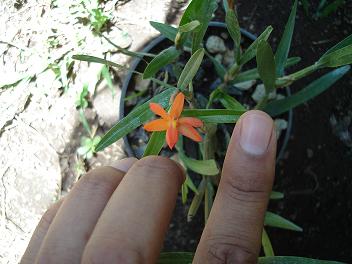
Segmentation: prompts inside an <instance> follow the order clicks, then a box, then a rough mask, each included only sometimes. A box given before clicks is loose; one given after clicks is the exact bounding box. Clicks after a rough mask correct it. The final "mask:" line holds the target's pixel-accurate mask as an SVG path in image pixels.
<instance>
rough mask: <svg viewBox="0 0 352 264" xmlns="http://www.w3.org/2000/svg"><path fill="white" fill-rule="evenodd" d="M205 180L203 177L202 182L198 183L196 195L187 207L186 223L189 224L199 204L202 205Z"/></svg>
mask: <svg viewBox="0 0 352 264" xmlns="http://www.w3.org/2000/svg"><path fill="white" fill-rule="evenodd" d="M206 183H207V182H206V180H205V177H203V179H202V181H201V182H200V184H199V186H198V189H197V190H198V194H195V195H194V197H193V199H192V202H191V205H190V206H189V209H188V213H187V221H188V222H190V221H192V218H193V217H194V216H195V215H196V213H197V211H198V209H199V206H200V204H201V203H202V200H203V197H204V192H205V188H206V186H207V184H206Z"/></svg>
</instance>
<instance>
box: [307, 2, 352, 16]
mask: <svg viewBox="0 0 352 264" xmlns="http://www.w3.org/2000/svg"><path fill="white" fill-rule="evenodd" d="M301 2H302V6H303V9H304V12H305V13H306V15H307V16H310V9H311V3H310V1H309V0H301ZM345 4H346V1H345V0H333V1H327V0H320V1H319V4H318V6H317V7H316V9H315V11H314V12H313V15H312V17H313V19H319V18H324V17H328V16H330V15H331V14H332V13H334V12H335V11H336V10H337V9H339V8H341V7H342V6H343V5H345Z"/></svg>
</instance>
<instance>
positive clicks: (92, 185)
mask: <svg viewBox="0 0 352 264" xmlns="http://www.w3.org/2000/svg"><path fill="white" fill-rule="evenodd" d="M106 170H109V168H104V169H103V168H100V169H96V170H95V171H92V172H89V173H87V174H86V175H84V176H83V177H82V179H81V180H80V181H79V182H78V183H77V185H76V189H78V191H77V193H79V194H80V195H83V196H84V195H87V194H88V195H89V196H92V195H94V194H97V195H100V194H106V193H110V192H112V191H113V190H114V189H115V187H116V186H115V182H116V177H117V176H115V175H111V173H107V172H106ZM111 170H113V169H111ZM114 172H115V173H117V171H114Z"/></svg>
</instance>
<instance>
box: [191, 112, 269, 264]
mask: <svg viewBox="0 0 352 264" xmlns="http://www.w3.org/2000/svg"><path fill="white" fill-rule="evenodd" d="M275 155H276V136H275V132H274V124H273V121H272V119H271V118H270V116H268V115H267V114H265V113H264V112H261V111H249V112H247V113H246V114H244V115H243V116H242V117H241V118H240V120H239V121H238V122H237V124H236V127H235V129H234V132H233V134H232V138H231V142H230V144H229V147H228V150H227V154H226V158H225V162H224V166H223V171H222V176H221V181H220V184H219V189H218V192H217V195H216V198H215V201H214V205H213V208H212V210H211V213H210V216H209V219H208V222H207V224H206V226H205V229H204V232H203V234H202V237H201V240H200V243H199V245H198V248H197V252H196V255H195V258H194V262H193V263H212V264H213V263H257V258H258V255H259V251H260V243H261V232H262V228H263V222H264V215H265V211H266V207H267V204H268V199H269V195H270V192H271V188H272V184H273V179H274V174H275Z"/></svg>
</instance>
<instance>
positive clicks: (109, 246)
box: [82, 240, 144, 264]
mask: <svg viewBox="0 0 352 264" xmlns="http://www.w3.org/2000/svg"><path fill="white" fill-rule="evenodd" d="M122 245H123V243H118V242H116V241H110V240H104V241H101V242H100V243H99V244H96V243H94V245H93V244H90V245H88V246H87V247H86V249H85V250H84V252H83V257H82V263H83V264H98V263H99V264H104V263H125V264H139V263H144V262H143V256H142V254H141V253H140V251H139V250H136V249H133V248H127V247H126V246H122Z"/></svg>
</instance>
